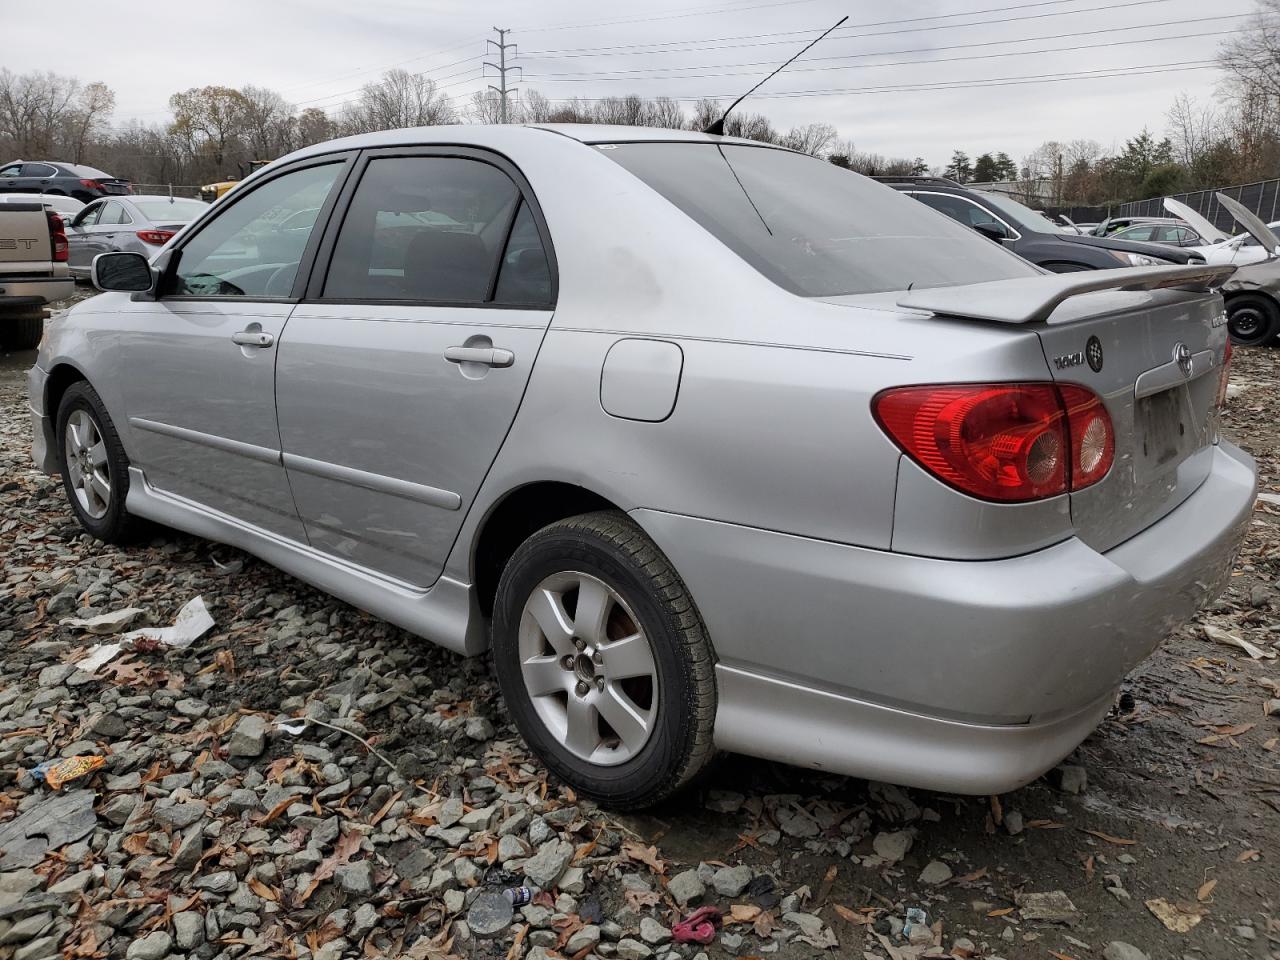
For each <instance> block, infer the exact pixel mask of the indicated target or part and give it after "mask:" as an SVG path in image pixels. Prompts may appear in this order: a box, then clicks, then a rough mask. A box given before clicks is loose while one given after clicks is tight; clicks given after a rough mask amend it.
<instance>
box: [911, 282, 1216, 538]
mask: <svg viewBox="0 0 1280 960" xmlns="http://www.w3.org/2000/svg"><path fill="white" fill-rule="evenodd" d="M1233 269H1234V268H1232V267H1230V266H1225V267H1208V268H1205V267H1153V268H1139V269H1131V270H1100V271H1094V272H1092V273H1087V274H1065V275H1059V276H1058V277H1057V278H1054V281H1053V282H1051V283H1050V284H1048V285H1046V286H1045V291H1044V296H1043V298H1042V300H1041V301H1040V302H1039V303H1038V304H1036V303H1034V301H1033V298H1032V295H1031V293H1032V291H1033V288H1034V283H1035V281H1036V279H1050V278H1033V279H1032V280H1030V281H1022V280H1017V281H1004V282H1003V284H1004V285H1012V284H1019V285H1023V286H1024V287H1026V289H1025V290H1023V291H1014V292H1013V294H1012V295H1011V296H1010V297H1007V298H1006V300H1007V301H1008V302H1005V303H1003V304H1002V303H1000V302H999V300H1000V298H999V295H998V294H999V291H998V288H999V287H1000V286H1001V284H999V283H995V284H976V285H974V286H971V287H955V288H938V289H935V290H923V291H919V292H918V293H912V294H908V295H907V296H906V297H903V298H901V299H900V300H899V305H900V306H910V307H915V308H917V309H921V308H923V309H929V310H931V311H932V312H934V313H936V314H940V315H949V316H967V317H970V318H973V319H979V318H986V319H993V320H999V321H1002V322H1006V323H1028V324H1033V325H1034V326H1033V327H1032V329H1034V330H1035V332H1036V333H1037V334H1038V335H1039V338H1040V342H1041V345H1042V347H1043V350H1044V355H1045V362H1046V364H1047V366H1048V369H1049V372H1050V374H1051V375H1052V377H1053V379H1054V380H1055V381H1057V382H1060V383H1076V384H1080V385H1082V386H1085V387H1088V388H1089V389H1090V390H1093V391H1094V392H1095V393H1097V394H1098V395H1099V396H1100V397H1101V398H1102V401H1103V403H1104V404H1105V406H1106V408H1107V412H1108V413H1109V414H1110V416H1111V422H1112V426H1113V428H1114V430H1115V443H1116V452H1115V463H1114V465H1113V466H1112V468H1111V470H1110V471H1109V472H1108V473H1107V475H1106V476H1105V477H1104V478H1103V479H1102V480H1101V481H1099V482H1098V483H1096V484H1094V485H1092V486H1090V487H1086V488H1085V489H1083V490H1080V491H1076V492H1074V493H1072V494H1071V495H1070V499H1071V522H1072V526H1073V527H1074V529H1075V531H1076V535H1077V536H1078V537H1080V539H1081V540H1083V541H1084V542H1085V543H1087V544H1089V545H1090V546H1091V547H1093V548H1094V549H1096V550H1100V551H1101V550H1108V549H1110V548H1112V547H1114V546H1116V545H1117V544H1119V543H1122V542H1123V541H1125V540H1127V539H1128V538H1130V537H1132V536H1133V535H1134V534H1137V533H1139V532H1141V531H1142V530H1143V529H1145V528H1146V527H1148V526H1150V525H1151V524H1152V523H1155V522H1156V521H1157V520H1159V519H1160V518H1161V517H1163V516H1165V515H1166V514H1168V513H1169V512H1170V511H1171V510H1173V509H1174V508H1175V507H1177V506H1178V504H1180V503H1182V501H1183V500H1185V499H1186V498H1187V497H1188V496H1190V495H1191V494H1192V493H1194V492H1195V490H1196V489H1197V488H1198V487H1199V486H1200V484H1201V483H1203V482H1204V480H1205V478H1206V477H1207V476H1208V473H1209V469H1210V462H1211V459H1212V446H1213V443H1214V442H1215V441H1216V431H1217V418H1216V401H1217V394H1218V380H1219V374H1220V372H1221V366H1222V362H1223V354H1224V351H1225V349H1226V341H1227V327H1226V313H1225V311H1224V309H1223V304H1222V298H1221V296H1220V295H1219V294H1218V293H1217V292H1216V289H1215V288H1216V287H1217V286H1218V285H1219V284H1220V283H1221V282H1222V281H1223V280H1224V279H1225V278H1226V277H1227V276H1229V275H1230V274H1231V272H1232V270H1233ZM1106 274H1112V275H1114V276H1104V275H1106ZM1077 277H1081V278H1083V279H1080V280H1073V279H1070V278H1077ZM1162 277H1163V278H1164V280H1163V281H1162V279H1161V278H1162ZM979 287H982V288H989V289H984V290H981V291H977V295H976V296H975V295H974V294H973V293H972V291H975V290H977V288H979ZM964 291H971V293H970V294H969V295H968V296H965V294H964ZM1019 293H1021V294H1022V295H1024V296H1025V297H1026V299H1025V300H1023V301H1022V302H1021V303H1017V302H1016V301H1017V300H1018V295H1019ZM948 299H950V300H951V301H953V304H954V305H953V306H950V307H949V306H948V304H947V303H946V302H945V301H947V300H948Z"/></svg>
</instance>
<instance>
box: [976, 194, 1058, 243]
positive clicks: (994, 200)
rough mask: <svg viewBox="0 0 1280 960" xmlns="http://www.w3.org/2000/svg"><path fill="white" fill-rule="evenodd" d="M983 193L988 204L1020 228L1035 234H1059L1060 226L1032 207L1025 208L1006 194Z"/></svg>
mask: <svg viewBox="0 0 1280 960" xmlns="http://www.w3.org/2000/svg"><path fill="white" fill-rule="evenodd" d="M981 192H982V195H983V197H985V198H986V201H987V202H988V203H990V204H991V205H992V206H993V207H995V208H996V209H997V210H999V211H1000V212H1001V213H1003V214H1004V215H1005V216H1007V217H1009V218H1010V219H1012V220H1013V221H1014V222H1016V223H1017V224H1018V226H1020V227H1026V228H1027V229H1028V230H1030V231H1032V232H1033V233H1057V232H1058V225H1057V224H1056V223H1054V222H1053V221H1052V220H1050V219H1049V218H1048V217H1046V216H1045V215H1044V214H1043V213H1036V212H1035V211H1034V210H1032V209H1031V208H1030V207H1025V206H1023V205H1022V204H1020V203H1019V202H1018V201H1017V200H1014V199H1013V198H1011V197H1006V196H1005V195H1004V194H1001V193H987V192H986V191H985V190H984V191H981Z"/></svg>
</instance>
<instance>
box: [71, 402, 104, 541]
mask: <svg viewBox="0 0 1280 960" xmlns="http://www.w3.org/2000/svg"><path fill="white" fill-rule="evenodd" d="M62 443H63V452H64V454H65V456H66V463H67V476H68V479H69V480H70V482H71V488H72V490H73V491H74V492H75V495H76V499H77V500H78V501H79V502H80V509H81V510H83V511H84V512H85V514H86V515H87V516H89V517H91V518H92V519H94V520H101V519H102V518H103V517H105V516H106V515H107V511H108V510H109V509H111V466H110V464H109V463H108V461H107V445H106V442H105V441H104V440H103V437H102V430H101V428H100V427H99V426H98V423H97V421H96V420H94V418H93V415H92V414H91V413H89V411H88V410H85V409H83V408H81V409H78V410H75V411H73V412H72V414H71V416H69V417H68V418H67V424H66V429H65V431H64V437H63V440H62Z"/></svg>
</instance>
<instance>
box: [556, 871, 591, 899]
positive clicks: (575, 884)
mask: <svg viewBox="0 0 1280 960" xmlns="http://www.w3.org/2000/svg"><path fill="white" fill-rule="evenodd" d="M586 889H587V871H585V870H583V869H582V867H569V869H567V870H565V872H564V873H562V874H560V892H561V893H568V894H572V895H573V896H575V897H576V896H577V895H578V894H580V893H585V892H586Z"/></svg>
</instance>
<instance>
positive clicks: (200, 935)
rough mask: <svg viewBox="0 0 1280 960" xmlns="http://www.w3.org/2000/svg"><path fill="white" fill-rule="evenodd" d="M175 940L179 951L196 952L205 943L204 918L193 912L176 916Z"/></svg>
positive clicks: (174, 922) (188, 911)
mask: <svg viewBox="0 0 1280 960" xmlns="http://www.w3.org/2000/svg"><path fill="white" fill-rule="evenodd" d="M173 940H174V943H175V944H176V945H177V947H178V949H179V950H194V949H195V948H196V947H198V946H200V944H202V943H204V917H202V916H200V914H198V913H196V912H195V911H193V910H186V911H184V912H182V913H178V914H174V917H173Z"/></svg>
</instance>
